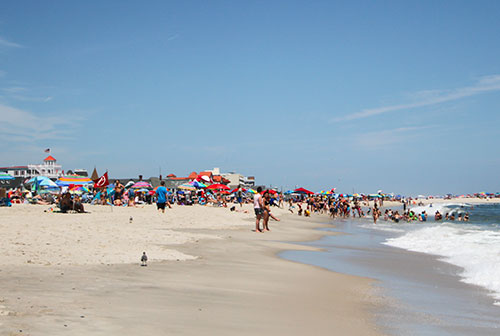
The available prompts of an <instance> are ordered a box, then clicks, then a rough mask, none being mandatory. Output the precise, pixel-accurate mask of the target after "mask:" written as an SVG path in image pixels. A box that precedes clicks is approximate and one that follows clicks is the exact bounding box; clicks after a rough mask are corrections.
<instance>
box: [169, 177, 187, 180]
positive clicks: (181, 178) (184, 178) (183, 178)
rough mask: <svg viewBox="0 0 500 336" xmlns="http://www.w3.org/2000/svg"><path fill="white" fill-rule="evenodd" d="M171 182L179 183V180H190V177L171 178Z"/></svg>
mask: <svg viewBox="0 0 500 336" xmlns="http://www.w3.org/2000/svg"><path fill="white" fill-rule="evenodd" d="M168 179H169V180H172V181H179V180H189V177H169V178H168Z"/></svg>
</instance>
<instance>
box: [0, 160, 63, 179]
mask: <svg viewBox="0 0 500 336" xmlns="http://www.w3.org/2000/svg"><path fill="white" fill-rule="evenodd" d="M56 162H57V161H56V159H55V158H54V157H53V156H52V155H49V156H48V157H46V158H45V160H43V163H42V164H38V165H36V164H29V165H27V166H12V167H0V172H5V173H7V174H10V175H12V176H14V177H23V178H31V177H35V176H47V177H48V178H58V177H60V176H62V175H63V173H64V171H63V170H62V166H61V165H58V164H56Z"/></svg>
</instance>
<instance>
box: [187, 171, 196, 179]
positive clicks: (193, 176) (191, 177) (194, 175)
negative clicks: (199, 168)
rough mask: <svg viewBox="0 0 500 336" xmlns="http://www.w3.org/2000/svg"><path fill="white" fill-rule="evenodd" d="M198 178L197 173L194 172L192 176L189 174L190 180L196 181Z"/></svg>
mask: <svg viewBox="0 0 500 336" xmlns="http://www.w3.org/2000/svg"><path fill="white" fill-rule="evenodd" d="M197 176H198V174H196V172H192V173H191V174H189V176H188V178H190V179H192V180H193V179H195V178H196V177H197Z"/></svg>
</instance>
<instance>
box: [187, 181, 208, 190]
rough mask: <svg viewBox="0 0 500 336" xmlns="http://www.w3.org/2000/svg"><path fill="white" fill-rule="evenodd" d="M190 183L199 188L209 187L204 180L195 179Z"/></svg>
mask: <svg viewBox="0 0 500 336" xmlns="http://www.w3.org/2000/svg"><path fill="white" fill-rule="evenodd" d="M189 184H190V185H192V186H193V187H195V188H198V189H201V188H206V187H207V185H206V184H204V183H202V182H199V181H196V180H193V181H191V182H189Z"/></svg>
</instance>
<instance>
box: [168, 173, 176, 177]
mask: <svg viewBox="0 0 500 336" xmlns="http://www.w3.org/2000/svg"><path fill="white" fill-rule="evenodd" d="M167 177H177V176H175V174H168V175H167Z"/></svg>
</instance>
